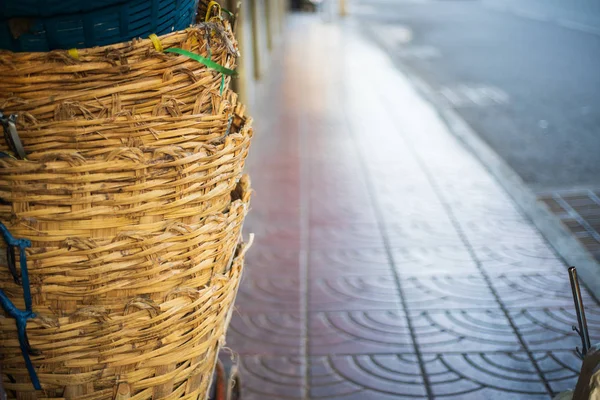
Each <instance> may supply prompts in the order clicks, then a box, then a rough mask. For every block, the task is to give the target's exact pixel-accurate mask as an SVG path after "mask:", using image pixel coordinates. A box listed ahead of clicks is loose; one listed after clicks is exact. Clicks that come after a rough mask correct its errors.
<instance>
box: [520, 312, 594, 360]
mask: <svg viewBox="0 0 600 400" xmlns="http://www.w3.org/2000/svg"><path fill="white" fill-rule="evenodd" d="M591 306H592V305H590V307H586V309H585V311H586V317H587V322H588V329H589V332H590V337H591V338H600V308H598V307H591ZM509 315H510V317H511V319H512V320H513V322H514V324H515V326H516V327H517V329H518V330H519V332H520V334H521V335H522V337H523V339H524V340H525V343H526V344H527V347H529V349H530V350H573V349H575V347H576V346H579V347H581V341H580V340H579V336H578V335H577V333H576V332H574V331H573V330H572V329H571V327H572V326H577V316H576V314H575V308H574V307H570V308H544V309H523V310H514V311H511V312H510V314H509Z"/></svg>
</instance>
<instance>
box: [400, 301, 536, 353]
mask: <svg viewBox="0 0 600 400" xmlns="http://www.w3.org/2000/svg"><path fill="white" fill-rule="evenodd" d="M409 317H410V319H411V320H412V322H413V328H414V332H415V337H416V340H417V343H418V344H419V347H420V349H421V352H423V353H446V352H448V353H452V352H490V351H520V350H524V349H522V347H521V344H520V343H519V339H518V337H517V336H516V334H515V333H514V331H513V329H512V327H511V326H510V323H509V321H508V320H507V319H506V317H505V316H504V314H503V313H502V311H500V310H452V311H422V312H411V313H410V314H409Z"/></svg>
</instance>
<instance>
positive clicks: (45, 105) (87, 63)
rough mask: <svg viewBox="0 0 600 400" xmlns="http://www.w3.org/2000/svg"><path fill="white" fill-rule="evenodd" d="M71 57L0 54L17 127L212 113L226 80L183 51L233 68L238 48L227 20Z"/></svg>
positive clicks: (4, 97)
mask: <svg viewBox="0 0 600 400" xmlns="http://www.w3.org/2000/svg"><path fill="white" fill-rule="evenodd" d="M159 40H160V45H159V49H157V48H156V47H155V44H154V43H153V41H152V40H150V39H137V40H133V41H131V42H126V43H121V44H115V45H111V46H104V47H94V48H90V49H80V50H77V51H76V53H77V54H76V56H74V55H73V53H72V52H71V53H70V52H69V51H65V50H55V51H51V52H48V53H12V52H8V51H0V73H1V75H2V78H3V79H1V80H0V109H2V110H3V111H4V113H5V114H8V113H17V114H20V117H19V126H18V127H19V128H20V129H21V128H25V127H26V125H27V124H30V123H34V124H35V123H45V122H49V121H63V120H71V119H76V118H82V119H102V118H114V117H118V116H121V115H124V114H126V115H138V116H141V115H143V116H156V115H163V114H165V113H167V114H168V113H172V112H175V111H173V110H176V112H177V113H179V114H181V115H185V114H212V113H214V112H217V111H218V110H217V109H215V106H214V103H215V102H218V100H219V98H220V97H222V93H221V91H222V90H224V89H227V87H228V85H229V81H230V77H228V76H226V77H225V82H224V83H225V84H224V85H223V84H222V83H223V82H222V78H223V75H222V74H221V73H220V72H217V71H215V70H213V69H210V68H208V67H206V66H205V65H204V64H202V63H200V62H198V61H195V60H193V59H190V58H188V57H186V56H183V55H178V54H171V53H164V52H163V51H162V50H165V49H169V48H181V49H184V50H188V51H190V52H192V53H196V54H199V55H201V56H203V57H205V58H209V59H211V60H212V61H214V62H216V63H218V64H220V65H222V66H223V67H226V68H229V69H235V61H236V57H237V43H236V41H235V38H234V36H233V33H232V31H231V27H230V25H229V23H228V22H227V21H223V22H207V23H200V24H198V25H196V26H194V27H191V28H188V29H186V30H184V31H178V32H173V33H171V34H168V35H164V36H161V37H160V38H159Z"/></svg>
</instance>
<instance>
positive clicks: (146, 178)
mask: <svg viewBox="0 0 600 400" xmlns="http://www.w3.org/2000/svg"><path fill="white" fill-rule="evenodd" d="M250 122H251V121H250V120H247V121H246V122H245V123H243V125H242V126H241V127H240V128H239V130H238V132H235V133H232V134H230V135H229V136H227V137H226V138H224V139H222V140H221V141H218V142H215V143H214V144H206V143H194V142H190V143H181V144H180V145H179V146H167V147H160V148H156V149H152V148H151V149H147V150H143V149H139V148H118V149H116V150H112V149H110V148H109V149H105V150H103V149H100V150H99V152H100V151H104V153H103V154H97V155H96V156H95V157H94V158H93V159H91V160H90V159H86V158H85V157H83V156H81V155H80V154H78V153H69V152H54V153H47V154H46V155H45V156H44V157H43V158H41V159H40V160H36V161H23V160H14V159H11V158H3V159H0V198H2V199H3V200H4V201H6V202H7V203H8V204H7V205H0V221H2V222H3V223H5V225H7V227H8V228H9V230H10V231H11V232H12V233H13V235H15V236H17V237H24V238H28V239H30V240H31V241H32V242H33V243H34V245H36V246H38V245H39V246H42V245H43V246H56V245H58V244H59V243H62V242H63V241H64V240H65V239H66V238H67V237H69V238H82V239H94V238H98V239H103V238H113V237H116V236H118V235H120V234H122V233H123V232H128V231H130V230H131V227H132V226H135V227H136V229H137V230H139V231H146V232H156V231H160V230H162V229H164V228H165V227H166V226H169V225H170V224H173V223H175V222H181V223H185V224H192V223H197V222H198V221H200V220H201V219H202V218H204V217H206V216H207V215H209V214H211V213H214V212H219V211H222V210H223V209H224V208H225V207H227V205H228V204H229V202H230V193H231V191H232V190H233V189H234V188H235V186H236V184H237V181H238V180H239V178H240V177H241V174H242V171H243V168H244V162H245V158H246V156H247V154H248V150H249V146H250V140H251V137H252V128H251V126H250Z"/></svg>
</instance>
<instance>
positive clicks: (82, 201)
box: [0, 18, 252, 399]
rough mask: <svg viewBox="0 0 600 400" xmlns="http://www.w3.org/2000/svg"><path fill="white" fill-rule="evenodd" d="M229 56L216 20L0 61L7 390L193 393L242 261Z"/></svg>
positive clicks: (239, 148)
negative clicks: (144, 36) (124, 40)
mask: <svg viewBox="0 0 600 400" xmlns="http://www.w3.org/2000/svg"><path fill="white" fill-rule="evenodd" d="M236 55H237V49H236V43H235V40H234V38H233V34H232V31H231V27H230V25H229V23H228V21H223V20H220V19H218V20H215V19H214V18H213V19H212V20H211V22H205V23H201V24H199V25H197V26H194V27H191V28H188V29H187V30H185V31H178V32H174V33H171V34H168V35H164V36H160V37H159V36H156V35H152V36H151V37H150V38H148V39H142V40H140V39H138V40H134V41H132V42H127V43H121V44H116V45H112V46H107V47H98V48H92V49H85V50H77V51H73V50H70V51H65V50H55V51H52V52H49V53H11V52H0V70H1V71H2V74H3V76H4V78H5V79H3V80H2V82H0V109H2V110H3V115H4V116H8V115H18V117H13V118H6V117H5V118H4V119H3V120H2V122H3V125H4V126H5V134H6V136H7V141H6V143H4V142H3V143H2V144H1V145H0V150H1V151H2V152H3V153H4V154H5V155H6V156H5V157H3V158H0V198H1V199H2V201H3V202H2V204H0V222H2V224H3V225H2V226H0V228H2V234H3V236H4V238H5V241H6V243H7V244H8V252H7V257H6V260H0V288H1V289H2V291H3V292H2V293H0V294H1V295H2V296H0V303H2V306H3V308H4V316H0V335H1V337H0V339H1V343H0V352H1V356H2V359H0V362H1V363H2V373H3V376H2V378H3V382H4V387H5V388H6V390H7V391H8V393H9V394H13V395H16V396H17V397H19V398H59V397H62V398H82V399H112V398H120V399H124V398H129V397H131V398H136V399H150V398H153V399H158V398H166V397H168V398H194V399H196V398H204V397H205V396H206V393H207V390H208V386H209V384H210V380H211V376H212V370H213V368H214V364H215V362H216V356H217V352H218V349H219V347H220V346H221V345H222V343H223V339H224V336H225V330H226V325H227V321H228V319H229V315H230V312H231V307H232V304H233V301H234V299H235V294H236V292H237V286H238V284H239V277H240V273H241V269H242V264H243V256H244V253H245V251H246V248H247V246H244V245H241V244H240V242H239V240H240V235H241V228H242V224H243V221H244V217H245V215H246V213H247V210H248V205H249V199H250V187H249V180H248V178H247V177H246V176H244V175H243V168H244V162H245V159H246V156H247V154H248V149H249V146H250V141H251V138H252V128H251V123H252V121H251V119H250V118H249V117H247V116H245V114H244V107H243V106H242V105H241V104H239V103H238V102H237V97H236V95H235V94H234V93H232V92H231V91H230V90H229V88H228V87H229V80H230V75H231V73H232V70H233V69H234V68H235V59H236ZM15 132H17V134H16V135H15ZM23 149H24V150H25V153H26V154H22V150H23ZM23 155H25V157H22V156H23ZM19 239H25V240H19ZM25 324H26V329H24V327H25ZM27 339H28V340H27ZM32 349H35V351H34V350H32ZM28 360H31V365H29V368H27V367H28V363H27V361H28ZM24 361H25V362H24ZM37 381H39V385H38V384H37ZM36 386H38V388H39V387H41V389H42V390H41V391H40V390H38V391H37V392H36V390H35V387H36Z"/></svg>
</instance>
